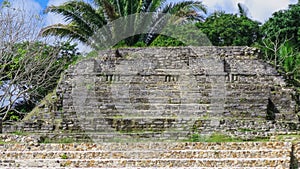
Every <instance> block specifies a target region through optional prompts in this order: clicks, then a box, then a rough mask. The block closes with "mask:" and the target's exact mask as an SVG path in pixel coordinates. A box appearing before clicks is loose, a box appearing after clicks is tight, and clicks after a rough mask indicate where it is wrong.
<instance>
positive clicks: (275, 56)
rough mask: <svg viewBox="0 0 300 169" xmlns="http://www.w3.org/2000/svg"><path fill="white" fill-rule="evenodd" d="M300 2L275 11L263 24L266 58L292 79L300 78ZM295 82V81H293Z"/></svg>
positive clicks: (263, 48)
mask: <svg viewBox="0 0 300 169" xmlns="http://www.w3.org/2000/svg"><path fill="white" fill-rule="evenodd" d="M299 18H300V2H298V3H297V4H293V5H290V6H289V8H288V9H286V10H280V11H277V12H275V13H273V15H272V17H271V18H270V19H269V20H268V21H267V22H266V23H265V24H264V25H263V26H262V28H261V32H262V34H263V38H262V40H261V43H260V44H261V45H260V47H261V49H262V51H263V52H264V58H265V59H266V60H268V61H270V63H272V64H273V65H275V66H276V68H277V69H278V70H282V71H284V73H285V75H287V76H288V77H290V78H292V80H296V81H297V80H298V81H299V79H300V70H299V69H300V58H299V57H300V51H299V47H298V46H299V45H300V22H299ZM293 83H294V82H293Z"/></svg>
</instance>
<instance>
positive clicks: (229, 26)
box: [197, 12, 261, 46]
mask: <svg viewBox="0 0 300 169" xmlns="http://www.w3.org/2000/svg"><path fill="white" fill-rule="evenodd" d="M197 26H198V27H199V28H200V30H201V31H202V32H203V33H205V34H206V35H207V36H208V38H209V39H210V41H211V43H212V44H213V45H216V46H231V45H233V46H244V45H247V46H251V45H252V44H253V43H254V42H256V41H257V40H258V39H259V38H260V37H261V35H260V33H259V23H258V22H256V21H253V20H251V19H249V18H247V17H245V16H238V15H236V14H226V13H224V12H215V13H213V14H212V15H210V16H209V17H208V18H207V19H206V20H205V22H198V23H197Z"/></svg>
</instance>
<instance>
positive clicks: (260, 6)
mask: <svg viewBox="0 0 300 169" xmlns="http://www.w3.org/2000/svg"><path fill="white" fill-rule="evenodd" d="M2 1H3V0H0V2H2ZM9 1H11V4H12V6H13V7H16V8H17V7H20V6H21V7H23V8H24V9H26V10H28V11H31V12H36V13H40V14H42V13H43V10H44V9H45V8H46V7H47V6H50V5H59V4H62V3H64V2H66V1H68V0H9ZM84 1H91V0H84ZM178 1H180V0H168V1H167V2H178ZM195 1H197V0H195ZM199 1H202V2H203V4H204V5H205V6H206V7H207V9H208V13H212V12H214V11H216V10H222V11H225V12H226V13H237V12H238V7H237V4H238V3H242V4H243V5H244V6H246V7H247V8H248V16H249V17H250V18H251V19H253V20H256V21H259V22H261V23H264V22H265V21H267V19H268V18H269V17H271V16H272V13H274V12H276V11H278V10H281V9H287V8H288V5H289V4H295V3H297V1H298V0H199ZM44 17H45V20H44V22H45V23H44V24H45V25H44V26H47V25H52V24H56V23H63V18H62V17H61V16H58V15H54V14H52V13H49V14H47V15H45V16H44ZM80 48H82V50H83V51H84V50H88V49H87V48H84V47H82V46H81V47H80Z"/></svg>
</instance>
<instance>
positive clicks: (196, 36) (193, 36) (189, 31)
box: [151, 23, 211, 46]
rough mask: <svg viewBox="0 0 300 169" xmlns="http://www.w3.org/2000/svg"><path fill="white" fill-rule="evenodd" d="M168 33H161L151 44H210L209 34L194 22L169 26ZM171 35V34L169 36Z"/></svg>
mask: <svg viewBox="0 0 300 169" xmlns="http://www.w3.org/2000/svg"><path fill="white" fill-rule="evenodd" d="M164 33H165V34H166V35H159V36H158V38H156V39H155V40H154V41H153V42H152V43H151V46H186V45H189V46H210V45H211V43H210V41H209V39H208V38H207V36H206V35H205V34H204V33H202V32H201V31H200V30H199V29H198V28H197V27H196V26H195V24H194V23H189V24H184V25H180V24H179V25H177V26H176V27H167V28H166V30H164ZM167 35H169V36H167Z"/></svg>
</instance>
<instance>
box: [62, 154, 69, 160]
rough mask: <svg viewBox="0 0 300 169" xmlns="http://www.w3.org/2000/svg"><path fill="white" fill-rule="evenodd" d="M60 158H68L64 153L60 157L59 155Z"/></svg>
mask: <svg viewBox="0 0 300 169" xmlns="http://www.w3.org/2000/svg"><path fill="white" fill-rule="evenodd" d="M60 158H61V159H68V158H69V157H68V156H67V154H65V153H64V154H61V155H60Z"/></svg>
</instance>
